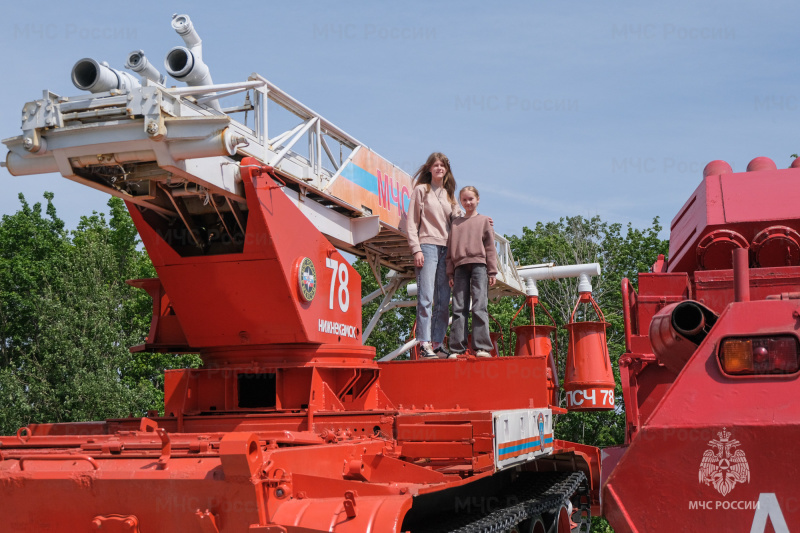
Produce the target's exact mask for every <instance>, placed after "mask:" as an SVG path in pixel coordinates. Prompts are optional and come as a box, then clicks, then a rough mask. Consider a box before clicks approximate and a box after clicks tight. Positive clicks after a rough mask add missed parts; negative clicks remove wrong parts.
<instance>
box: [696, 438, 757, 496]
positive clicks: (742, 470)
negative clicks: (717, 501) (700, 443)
mask: <svg viewBox="0 0 800 533" xmlns="http://www.w3.org/2000/svg"><path fill="white" fill-rule="evenodd" d="M717 436H718V437H719V440H717V439H712V440H710V441H708V445H709V446H711V449H710V450H706V451H705V453H703V460H702V461H701V462H700V483H705V484H706V485H710V484H713V485H714V488H715V489H717V491H718V492H719V493H720V494H722V495H723V496H726V495H727V494H728V493H729V492H730V491H732V490H733V487H735V486H736V484H737V483H749V482H750V467H749V466H748V465H747V458H745V456H744V451H742V450H735V451H734V449H735V448H738V447H739V446H741V444H742V443H741V442H739V441H738V440H736V439H733V440H731V439H730V437H731V432H730V431H726V428H722V431H720V432H719V433H717Z"/></svg>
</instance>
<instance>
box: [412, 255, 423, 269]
mask: <svg viewBox="0 0 800 533" xmlns="http://www.w3.org/2000/svg"><path fill="white" fill-rule="evenodd" d="M414 266H415V267H417V268H422V267H423V266H425V256H424V255H423V254H422V252H417V253H415V254H414Z"/></svg>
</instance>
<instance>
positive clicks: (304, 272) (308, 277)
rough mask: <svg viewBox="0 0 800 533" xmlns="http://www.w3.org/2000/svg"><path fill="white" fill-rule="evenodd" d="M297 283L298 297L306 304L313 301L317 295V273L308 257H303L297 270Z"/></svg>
mask: <svg viewBox="0 0 800 533" xmlns="http://www.w3.org/2000/svg"><path fill="white" fill-rule="evenodd" d="M297 283H298V285H299V286H300V295H301V296H302V297H303V299H304V300H305V301H307V302H310V301H311V300H313V299H314V295H315V294H316V293H317V271H316V270H315V269H314V263H313V262H312V261H311V259H309V258H308V257H304V258H303V260H302V261H301V262H300V268H299V269H298V270H297Z"/></svg>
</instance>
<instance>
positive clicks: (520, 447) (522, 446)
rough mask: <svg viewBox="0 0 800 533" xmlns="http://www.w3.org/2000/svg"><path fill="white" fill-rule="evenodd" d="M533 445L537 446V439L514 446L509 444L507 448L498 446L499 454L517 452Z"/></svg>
mask: <svg viewBox="0 0 800 533" xmlns="http://www.w3.org/2000/svg"><path fill="white" fill-rule="evenodd" d="M535 446H539V439H536V440H534V441H531V442H528V443H523V444H517V445H515V446H509V447H507V448H500V454H501V455H504V454H507V453H510V452H517V451H519V450H525V449H527V448H533V447H535Z"/></svg>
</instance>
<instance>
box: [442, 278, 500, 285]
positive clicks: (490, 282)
mask: <svg viewBox="0 0 800 533" xmlns="http://www.w3.org/2000/svg"><path fill="white" fill-rule="evenodd" d="M451 283H452V281H451ZM495 283H497V276H489V286H490V287H494V284H495ZM450 286H451V287H452V285H450Z"/></svg>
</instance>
